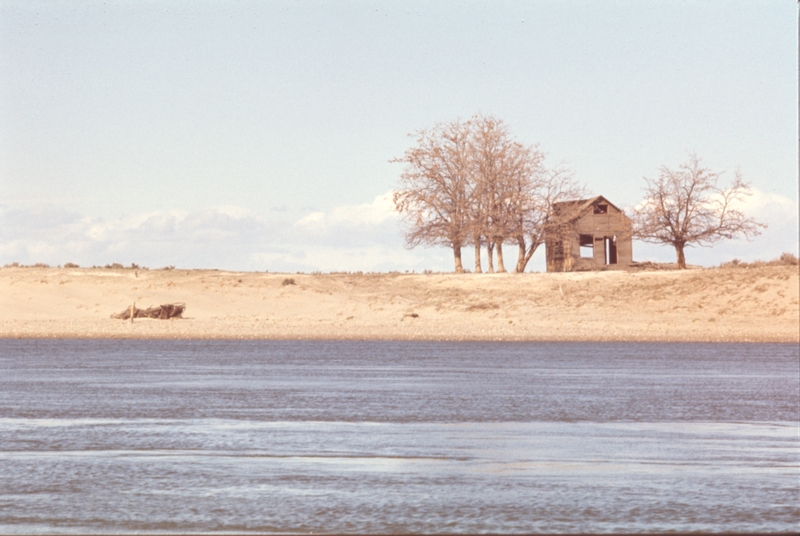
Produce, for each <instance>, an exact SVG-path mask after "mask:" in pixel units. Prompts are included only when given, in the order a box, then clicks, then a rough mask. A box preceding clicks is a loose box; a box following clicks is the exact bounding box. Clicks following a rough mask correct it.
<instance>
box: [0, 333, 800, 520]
mask: <svg viewBox="0 0 800 536" xmlns="http://www.w3.org/2000/svg"><path fill="white" fill-rule="evenodd" d="M799 377H800V350H799V349H798V346H797V345H796V344H783V345H782V344H640V343H609V344H598V343H552V344H543V343H474V342H473V343H452V342H447V343H445V342H442V343H431V342H385V341H380V342H375V341H373V342H359V341H355V342H354V341H350V342H346V341H338V342H333V341H329V342H326V341H248V342H232V341H119V340H115V341H103V340H100V341H97V340H86V341H82V340H0V533H86V532H94V533H112V532H129V533H130V532H140V533H148V532H153V533H168V532H193V533H200V532H237V533H241V532H257V533H273V532H277V533H287V532H304V533H308V532H315V533H319V532H339V533H341V532H356V533H357V532H362V533H365V532H370V533H375V532H384V533H387V532H428V533H430V532H632V531H633V532H651V531H652V532H663V531H673V530H675V531H725V532H744V531H760V532H767V531H791V530H796V529H798V527H800V506H798V505H800V439H799V436H798V415H799V412H800V379H799Z"/></svg>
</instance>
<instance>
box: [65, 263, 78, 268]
mask: <svg viewBox="0 0 800 536" xmlns="http://www.w3.org/2000/svg"><path fill="white" fill-rule="evenodd" d="M64 268H80V266H78V265H77V264H75V263H74V262H67V263H64Z"/></svg>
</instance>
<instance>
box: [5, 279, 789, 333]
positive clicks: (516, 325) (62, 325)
mask: <svg viewBox="0 0 800 536" xmlns="http://www.w3.org/2000/svg"><path fill="white" fill-rule="evenodd" d="M287 275H288V274H269V273H237V272H225V271H218V270H141V271H137V270H131V269H129V268H124V269H106V268H97V269H91V268H80V269H79V268H21V267H7V268H3V269H0V300H1V301H2V303H3V304H4V307H3V308H2V309H0V336H4V337H15V336H24V337H31V336H35V337H46V336H70V337H74V336H84V337H168V338H169V337H172V338H372V339H376V338H377V339H454V340H708V341H744V340H771V341H796V340H798V337H799V335H798V331H800V330H799V329H798V322H799V321H798V316H799V315H800V313H799V312H798V311H799V310H800V305H798V287H800V284H799V283H798V267H797V266H796V265H787V264H769V265H763V266H750V267H749V268H748V269H742V267H741V266H725V267H720V268H712V269H695V270H682V271H678V270H668V271H651V270H644V271H634V272H583V273H566V274H522V275H513V274H494V275H487V274H484V275H473V274H464V275H456V274H425V275H423V274H399V273H393V274H292V276H291V277H287ZM288 280H291V281H293V282H294V284H291V283H286V281H288ZM132 302H136V303H137V304H142V305H145V304H146V305H148V306H149V305H153V306H156V305H160V304H164V303H175V302H185V303H186V305H187V310H186V313H185V314H184V316H185V317H186V320H182V321H160V322H159V321H155V320H154V321H149V320H143V321H137V322H135V323H134V324H133V325H132V326H131V325H130V324H129V323H125V322H120V321H113V320H110V319H109V318H108V317H109V315H110V314H112V313H115V312H118V311H120V310H122V309H123V308H124V307H126V306H129V305H130V304H131V303H132ZM414 315H416V316H414Z"/></svg>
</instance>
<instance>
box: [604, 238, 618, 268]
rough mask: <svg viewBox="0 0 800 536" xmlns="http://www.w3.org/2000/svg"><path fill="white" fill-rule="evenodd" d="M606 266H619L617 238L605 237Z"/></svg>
mask: <svg viewBox="0 0 800 536" xmlns="http://www.w3.org/2000/svg"><path fill="white" fill-rule="evenodd" d="M605 246H606V247H605V250H606V264H617V237H616V236H607V237H605Z"/></svg>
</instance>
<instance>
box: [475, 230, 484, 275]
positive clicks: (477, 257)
mask: <svg viewBox="0 0 800 536" xmlns="http://www.w3.org/2000/svg"><path fill="white" fill-rule="evenodd" d="M475 273H476V274H480V273H483V270H481V239H480V238H476V239H475Z"/></svg>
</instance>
